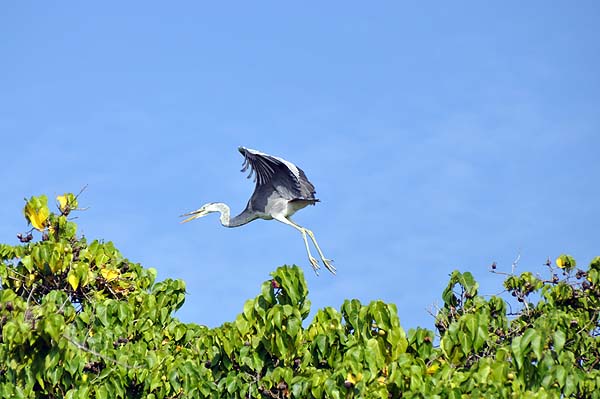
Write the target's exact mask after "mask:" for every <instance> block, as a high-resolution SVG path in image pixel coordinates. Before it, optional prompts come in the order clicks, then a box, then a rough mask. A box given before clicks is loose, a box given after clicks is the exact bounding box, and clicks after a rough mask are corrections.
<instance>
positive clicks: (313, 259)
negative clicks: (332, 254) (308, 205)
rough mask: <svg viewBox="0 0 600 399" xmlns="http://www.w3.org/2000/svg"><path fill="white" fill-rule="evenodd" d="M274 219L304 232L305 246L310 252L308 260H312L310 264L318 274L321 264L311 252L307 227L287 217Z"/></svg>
mask: <svg viewBox="0 0 600 399" xmlns="http://www.w3.org/2000/svg"><path fill="white" fill-rule="evenodd" d="M274 219H276V220H278V221H280V222H281V223H285V224H287V225H289V226H292V227H293V228H295V229H296V230H298V231H299V232H300V234H302V239H303V240H304V246H305V247H306V253H307V254H308V260H309V261H310V264H311V265H312V268H313V270H314V271H315V273H316V274H317V276H318V275H319V269H320V268H321V267H320V266H319V262H317V260H316V259H315V258H314V257H313V256H312V254H311V253H310V248H309V246H308V240H307V239H306V229H305V228H304V227H302V226H299V225H297V224H296V223H294V222H292V221H291V220H288V219H286V218H285V217H276V218H274Z"/></svg>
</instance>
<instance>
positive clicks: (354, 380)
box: [346, 373, 356, 385]
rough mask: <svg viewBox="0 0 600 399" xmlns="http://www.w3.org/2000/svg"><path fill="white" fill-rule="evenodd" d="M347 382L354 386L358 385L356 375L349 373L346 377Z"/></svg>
mask: <svg viewBox="0 0 600 399" xmlns="http://www.w3.org/2000/svg"><path fill="white" fill-rule="evenodd" d="M346 381H348V382H349V383H351V384H352V385H356V378H355V377H354V374H352V373H348V375H347V376H346Z"/></svg>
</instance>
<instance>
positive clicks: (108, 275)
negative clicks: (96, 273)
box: [100, 269, 121, 282]
mask: <svg viewBox="0 0 600 399" xmlns="http://www.w3.org/2000/svg"><path fill="white" fill-rule="evenodd" d="M100 274H102V277H104V279H105V280H106V281H109V282H110V281H113V280H114V279H116V278H117V277H119V275H120V274H121V273H119V271H118V270H115V269H102V270H101V271H100Z"/></svg>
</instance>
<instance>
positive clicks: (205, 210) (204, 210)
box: [181, 202, 220, 223]
mask: <svg viewBox="0 0 600 399" xmlns="http://www.w3.org/2000/svg"><path fill="white" fill-rule="evenodd" d="M219 210H220V209H219V207H218V205H217V203H216V202H209V203H208V204H205V205H202V207H201V208H199V209H196V210H195V211H192V212H189V213H184V214H183V215H181V217H186V216H188V218H187V219H185V220H183V221H182V222H181V223H186V222H189V221H190V220H194V219H198V218H201V217H203V216H206V215H208V214H209V213H213V212H219Z"/></svg>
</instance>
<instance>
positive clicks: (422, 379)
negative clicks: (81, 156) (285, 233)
mask: <svg viewBox="0 0 600 399" xmlns="http://www.w3.org/2000/svg"><path fill="white" fill-rule="evenodd" d="M77 200H78V199H77V197H75V196H74V195H72V194H65V195H63V196H59V197H58V198H57V208H58V211H57V212H56V213H54V212H50V209H49V208H48V205H47V202H48V201H47V198H46V197H44V196H41V197H32V198H31V199H29V200H28V201H27V203H26V206H25V209H24V212H25V217H26V219H27V220H28V221H29V222H30V223H31V225H32V227H33V228H32V231H30V232H28V233H26V234H19V235H18V238H19V239H20V240H21V242H22V243H21V244H20V245H16V246H12V245H6V244H2V245H0V279H1V288H2V289H1V290H0V332H1V336H0V396H1V397H3V398H9V397H15V398H30V397H49V398H63V397H64V398H90V397H91V398H183V397H200V398H203V397H210V398H222V397H234V398H311V397H314V398H324V397H327V398H390V397H394V398H396V397H403V398H422V397H423V398H425V397H427V398H436V397H437V398H442V397H443V398H462V397H489V398H500V397H523V398H559V397H580V398H584V397H585V398H588V397H591V398H597V397H600V393H599V392H600V391H599V390H598V388H600V374H599V371H598V370H599V368H600V364H599V363H600V353H599V345H598V338H597V335H598V331H599V330H598V321H599V314H600V257H597V258H595V259H594V260H593V261H592V262H591V264H590V266H589V268H588V269H587V270H585V271H584V270H579V269H576V262H575V260H574V259H573V258H572V257H570V256H568V255H561V256H560V257H559V258H558V259H557V262H556V264H557V266H558V267H559V268H560V269H561V270H559V271H558V273H554V272H555V270H554V269H552V267H551V265H549V267H550V268H551V270H552V271H551V278H549V279H547V280H545V279H542V278H541V277H538V276H534V275H533V274H531V273H528V272H526V273H522V274H520V275H514V274H512V273H511V274H507V276H506V280H505V282H504V286H505V289H506V291H507V292H508V293H510V294H512V295H513V296H514V297H515V299H516V301H517V304H518V305H519V310H518V311H516V312H509V310H508V309H509V306H508V303H507V302H506V301H505V300H504V299H502V298H500V297H497V296H492V297H489V298H485V297H483V296H481V295H480V294H479V293H478V285H477V283H476V282H475V281H474V279H473V277H472V275H471V274H470V273H468V272H465V273H461V272H458V271H455V272H453V273H452V275H451V276H450V281H449V284H448V287H447V288H446V289H445V290H444V292H443V294H442V299H443V301H444V305H443V307H442V308H441V309H439V311H438V312H437V315H436V320H435V326H436V329H437V334H438V338H439V345H434V343H435V342H437V338H436V334H435V333H434V331H431V330H428V329H423V328H417V329H412V330H410V331H409V332H408V334H406V333H405V331H404V330H403V329H402V327H401V326H400V321H399V319H398V315H397V310H396V307H395V306H394V305H393V304H386V303H383V302H381V301H374V302H371V303H370V304H368V305H365V304H361V303H360V302H359V301H358V300H356V299H353V300H346V301H345V302H344V303H343V304H342V306H341V308H340V309H339V310H336V309H334V308H331V307H326V308H324V309H320V310H318V311H317V312H316V314H315V316H314V319H313V320H312V321H311V322H310V323H309V322H308V321H307V320H306V319H307V317H308V315H309V313H310V301H309V300H308V288H307V285H306V281H305V279H304V275H303V273H302V270H301V269H300V268H298V267H297V266H283V267H280V268H278V269H277V270H276V271H274V272H273V273H272V274H271V276H272V278H270V279H268V280H267V281H265V282H264V283H263V285H262V287H261V291H260V293H259V294H258V296H257V297H256V298H254V299H251V300H248V301H247V302H246V303H245V305H244V308H243V311H242V312H241V313H240V314H239V315H238V317H237V318H236V320H235V321H233V322H229V323H225V324H223V325H222V326H220V327H218V328H213V329H210V328H207V327H204V326H199V325H196V324H185V323H181V322H180V321H178V320H177V319H176V318H174V317H173V314H174V312H175V311H176V310H177V309H178V308H180V307H181V306H182V304H183V302H184V300H185V284H184V282H183V281H181V280H170V279H168V280H165V281H162V282H158V283H156V282H155V277H156V271H155V270H153V269H144V268H143V267H142V266H141V265H139V264H136V263H132V262H131V261H129V260H128V259H126V258H124V257H123V256H122V255H121V254H120V253H119V251H118V250H117V249H116V248H115V247H114V245H113V244H112V243H110V242H104V241H99V240H94V241H92V242H91V243H89V242H88V241H87V240H86V239H85V238H83V237H77V235H76V225H75V224H74V223H73V222H72V221H70V220H69V219H68V217H69V215H70V214H71V213H72V212H74V211H77V210H78V204H77ZM35 231H37V232H36V233H35V234H36V235H37V234H40V235H41V237H40V239H37V240H36V239H34V234H33V233H34V232H35ZM559 274H561V277H560V278H559V276H558V275H559ZM530 298H538V299H536V300H531V299H530ZM465 395H466V396H465Z"/></svg>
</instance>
